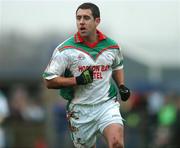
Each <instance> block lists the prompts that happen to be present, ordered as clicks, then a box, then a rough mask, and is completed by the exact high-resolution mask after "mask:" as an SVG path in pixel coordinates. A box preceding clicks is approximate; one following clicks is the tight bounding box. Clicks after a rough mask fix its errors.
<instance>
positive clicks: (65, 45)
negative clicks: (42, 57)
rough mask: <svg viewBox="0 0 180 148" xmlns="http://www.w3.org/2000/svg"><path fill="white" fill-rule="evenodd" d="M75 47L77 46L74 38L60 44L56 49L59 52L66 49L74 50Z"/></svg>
mask: <svg viewBox="0 0 180 148" xmlns="http://www.w3.org/2000/svg"><path fill="white" fill-rule="evenodd" d="M74 45H75V42H74V37H73V36H72V37H70V38H68V39H66V40H65V41H64V42H62V43H61V44H59V45H58V46H57V47H56V49H57V50H59V51H61V50H64V49H70V48H73V46H74Z"/></svg>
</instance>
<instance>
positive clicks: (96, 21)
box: [95, 17, 101, 26]
mask: <svg viewBox="0 0 180 148" xmlns="http://www.w3.org/2000/svg"><path fill="white" fill-rule="evenodd" d="M100 21H101V19H100V18H99V17H98V18H96V19H95V23H96V26H97V25H99V23H100Z"/></svg>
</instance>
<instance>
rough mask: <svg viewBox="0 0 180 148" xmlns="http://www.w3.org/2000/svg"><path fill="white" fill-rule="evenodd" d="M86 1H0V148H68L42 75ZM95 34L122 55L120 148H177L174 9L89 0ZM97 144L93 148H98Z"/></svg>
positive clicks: (170, 3) (60, 110)
mask: <svg viewBox="0 0 180 148" xmlns="http://www.w3.org/2000/svg"><path fill="white" fill-rule="evenodd" d="M83 2H86V1H81V0H78V1H75V0H66V1H65V0H0V148H71V147H72V142H71V141H70V135H69V132H68V129H67V122H66V115H65V114H66V112H65V108H66V103H67V102H66V101H64V100H63V99H61V98H60V96H59V95H58V93H59V92H58V91H57V90H48V89H46V88H45V86H44V85H43V83H42V73H43V71H44V69H45V68H46V65H47V64H48V61H49V60H50V57H51V54H52V52H53V50H54V48H55V47H56V46H57V45H58V44H59V43H61V42H62V41H63V40H65V39H67V38H68V37H70V36H72V35H73V34H74V33H76V23H75V11H76V9H77V7H78V6H79V5H80V4H81V3H83ZM91 2H94V3H95V4H97V5H98V6H99V8H100V10H101V24H100V26H99V28H98V29H99V30H101V31H102V32H104V34H106V35H107V36H109V37H111V38H113V39H114V40H116V41H117V42H118V43H119V45H120V46H121V48H122V52H123V55H124V69H125V79H126V85H127V86H128V87H129V88H130V89H131V90H132V96H131V98H130V99H129V100H128V101H127V102H121V113H122V116H123V117H124V119H125V120H126V121H125V122H124V124H125V147H126V148H180V140H179V139H178V137H179V134H180V1H179V0H116V1H115V0H114V1H113V0H99V1H95V0H91ZM104 143H105V142H104V140H103V139H102V138H100V137H99V139H98V141H97V147H98V148H106V146H105V144H104Z"/></svg>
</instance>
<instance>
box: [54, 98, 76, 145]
mask: <svg viewBox="0 0 180 148" xmlns="http://www.w3.org/2000/svg"><path fill="white" fill-rule="evenodd" d="M53 114H54V127H55V128H54V129H55V134H56V136H55V139H56V140H55V141H56V144H55V145H56V146H55V148H66V147H68V148H73V143H72V141H71V138H70V133H69V130H68V124H67V119H66V105H65V102H64V101H63V100H60V101H58V102H56V103H55V104H54V106H53ZM62 141H63V142H62Z"/></svg>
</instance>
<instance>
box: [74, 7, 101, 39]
mask: <svg viewBox="0 0 180 148" xmlns="http://www.w3.org/2000/svg"><path fill="white" fill-rule="evenodd" d="M99 23H100V18H96V19H94V17H93V16H92V12H91V10H90V9H79V10H78V11H77V13H76V24H77V29H78V31H79V33H80V35H81V36H82V37H88V36H91V35H92V34H93V33H96V27H97V25H98V24H99Z"/></svg>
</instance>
